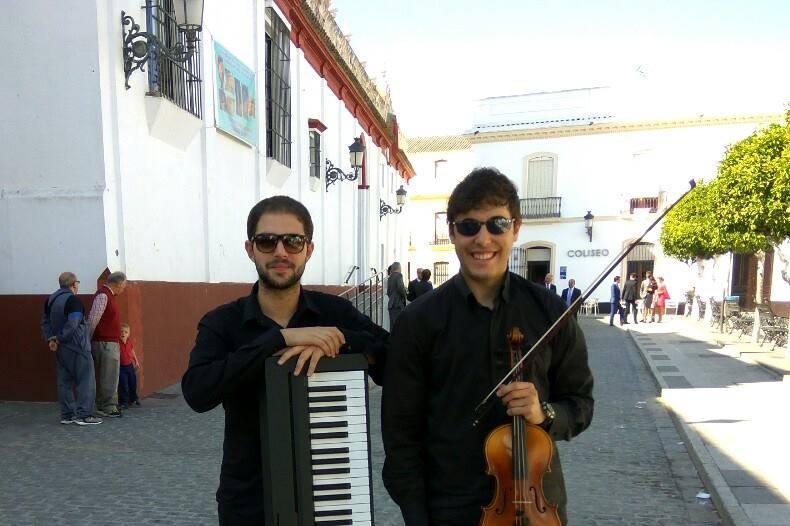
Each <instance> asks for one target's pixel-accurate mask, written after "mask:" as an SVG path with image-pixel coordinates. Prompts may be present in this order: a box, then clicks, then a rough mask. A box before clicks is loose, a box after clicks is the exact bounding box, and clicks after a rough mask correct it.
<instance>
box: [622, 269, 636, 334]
mask: <svg viewBox="0 0 790 526" xmlns="http://www.w3.org/2000/svg"><path fill="white" fill-rule="evenodd" d="M638 299H639V284H638V283H637V281H636V272H632V273H631V275H630V276H628V281H626V282H625V285H623V301H625V319H626V320H628V313H629V312H631V311H633V313H634V323H639V319H637V313H636V300H638Z"/></svg>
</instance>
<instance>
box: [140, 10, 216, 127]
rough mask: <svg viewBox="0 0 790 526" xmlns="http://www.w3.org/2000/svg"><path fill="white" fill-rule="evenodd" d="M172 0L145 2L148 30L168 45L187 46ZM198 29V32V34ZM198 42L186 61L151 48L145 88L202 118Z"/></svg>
mask: <svg viewBox="0 0 790 526" xmlns="http://www.w3.org/2000/svg"><path fill="white" fill-rule="evenodd" d="M173 1H174V0H150V3H147V5H148V7H147V10H146V11H147V12H146V18H147V20H146V22H147V25H148V32H149V33H152V34H154V35H155V36H156V37H157V38H158V39H159V40H160V41H161V42H162V43H163V44H164V46H165V47H167V48H168V49H172V48H174V47H175V46H176V45H177V44H181V46H183V48H184V49H186V47H187V41H186V35H185V33H184V32H183V31H180V30H179V29H178V23H177V22H176V12H175V9H174V7H173ZM199 34H200V33H198V35H199ZM201 63H202V60H201V55H200V43H199V42H198V43H196V44H195V53H194V54H193V55H192V56H191V57H190V58H189V59H188V60H187V61H186V62H178V61H175V60H173V59H171V58H168V57H166V56H165V55H163V54H160V53H156V51H155V50H154V51H152V53H151V60H149V61H148V89H149V92H150V94H152V95H158V96H162V97H164V98H166V99H167V100H169V101H170V102H172V103H173V104H175V105H176V106H178V107H179V108H181V109H183V110H186V111H188V112H189V113H191V114H192V115H194V116H195V117H197V118H199V119H202V118H203V81H202V80H201V70H200V64H201Z"/></svg>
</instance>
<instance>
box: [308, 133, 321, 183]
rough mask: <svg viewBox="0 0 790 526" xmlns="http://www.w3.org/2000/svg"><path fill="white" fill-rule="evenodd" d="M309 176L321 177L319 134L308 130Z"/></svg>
mask: <svg viewBox="0 0 790 526" xmlns="http://www.w3.org/2000/svg"><path fill="white" fill-rule="evenodd" d="M310 177H314V178H316V179H321V134H320V133H318V132H317V131H311V132H310Z"/></svg>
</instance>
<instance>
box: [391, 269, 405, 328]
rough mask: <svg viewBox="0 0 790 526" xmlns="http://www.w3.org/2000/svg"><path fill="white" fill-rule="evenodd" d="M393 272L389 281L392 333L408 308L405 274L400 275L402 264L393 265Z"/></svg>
mask: <svg viewBox="0 0 790 526" xmlns="http://www.w3.org/2000/svg"><path fill="white" fill-rule="evenodd" d="M390 268H391V269H392V272H391V273H390V277H389V278H388V279H387V296H388V298H389V299H388V301H387V309H388V310H389V314H390V331H391V330H392V328H393V327H394V326H395V321H396V320H397V319H398V316H400V313H401V312H403V309H404V308H406V287H405V286H404V285H403V274H401V273H400V263H398V262H397V261H396V262H395V263H393V264H392V265H391V266H390Z"/></svg>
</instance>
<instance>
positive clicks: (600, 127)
mask: <svg viewBox="0 0 790 526" xmlns="http://www.w3.org/2000/svg"><path fill="white" fill-rule="evenodd" d="M783 118H784V116H783V115H781V114H778V113H776V114H764V115H743V116H724V117H699V118H694V119H673V120H660V121H641V122H604V123H599V124H590V125H582V126H561V127H550V128H535V129H530V130H509V131H495V132H480V133H477V134H472V135H466V136H467V137H468V138H469V141H470V143H471V144H481V143H488V142H510V141H525V140H532V139H547V138H555V137H572V136H578V135H599V134H608V133H627V132H640V131H652V130H666V129H671V128H694V127H703V126H727V125H732V124H771V123H773V122H781V121H782V120H783Z"/></svg>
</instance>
